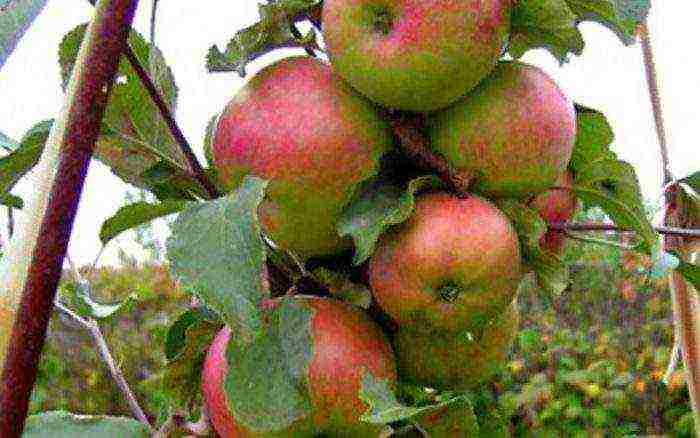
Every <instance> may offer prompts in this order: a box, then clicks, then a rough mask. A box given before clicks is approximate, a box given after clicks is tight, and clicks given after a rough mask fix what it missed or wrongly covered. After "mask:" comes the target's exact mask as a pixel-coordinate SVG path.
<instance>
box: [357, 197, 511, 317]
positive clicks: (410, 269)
mask: <svg viewBox="0 0 700 438" xmlns="http://www.w3.org/2000/svg"><path fill="white" fill-rule="evenodd" d="M521 276H522V266H521V259H520V244H519V241H518V236H517V234H516V232H515V230H514V229H513V226H512V225H511V223H510V221H509V220H508V218H507V217H506V216H505V215H504V214H503V213H502V212H501V211H500V210H498V209H497V208H496V207H495V206H494V205H493V204H491V203H490V202H488V201H486V200H485V199H483V198H480V197H478V196H470V197H467V198H463V199H460V198H458V197H456V196H454V195H451V194H448V193H444V192H435V193H429V194H426V195H422V196H420V197H419V198H418V199H417V201H416V206H415V212H414V214H413V216H412V217H411V218H410V219H409V220H408V221H406V222H405V223H404V224H402V225H401V226H400V227H397V228H396V229H395V230H393V231H391V232H389V233H388V234H386V235H385V236H384V238H383V239H382V240H381V241H380V243H379V245H378V247H377V250H376V252H375V253H374V255H373V256H372V259H371V260H370V285H371V288H372V293H373V294H374V296H375V298H376V300H377V304H378V305H379V306H380V307H381V308H382V309H383V310H384V311H385V312H386V313H387V314H388V315H389V316H391V317H392V318H393V319H394V321H395V322H396V323H397V324H398V325H399V326H403V325H429V326H433V327H435V328H441V329H448V330H459V329H466V328H469V327H474V326H478V325H480V324H483V323H484V322H486V321H488V320H489V319H491V318H492V317H493V315H495V314H497V313H499V312H501V311H502V310H503V309H505V308H506V307H507V306H508V303H510V302H511V300H512V299H513V297H514V296H515V293H516V292H517V288H518V284H519V282H520V278H521Z"/></svg>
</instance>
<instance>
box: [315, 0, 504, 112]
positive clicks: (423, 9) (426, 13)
mask: <svg viewBox="0 0 700 438" xmlns="http://www.w3.org/2000/svg"><path fill="white" fill-rule="evenodd" d="M510 8H511V0H471V1H455V0H447V1H445V0H326V1H325V2H324V5H323V26H324V28H323V36H324V39H325V42H326V46H327V49H328V53H329V55H330V59H331V63H332V64H333V68H334V69H335V70H336V71H337V72H338V73H340V75H341V76H343V77H344V78H345V79H346V80H347V81H348V82H350V84H351V85H352V86H354V87H355V88H357V89H358V90H360V92H362V93H363V94H364V95H366V96H367V97H369V98H370V99H372V100H373V101H375V102H377V103H379V104H382V105H384V106H387V107H391V108H397V109H402V110H407V111H432V110H436V109H439V108H444V107H446V106H448V105H450V104H451V103H453V102H455V101H456V100H457V99H459V98H460V97H461V96H464V94H465V93H467V92H468V91H469V90H470V89H472V88H473V87H474V86H475V85H476V84H477V83H478V82H479V81H481V80H482V79H483V78H484V77H485V76H486V75H487V74H488V73H489V72H490V71H491V70H492V69H493V67H494V66H495V65H496V61H497V60H498V58H499V57H500V56H501V52H502V50H503V45H504V42H505V40H506V37H507V34H508V31H509V28H510Z"/></svg>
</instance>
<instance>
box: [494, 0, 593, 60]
mask: <svg viewBox="0 0 700 438" xmlns="http://www.w3.org/2000/svg"><path fill="white" fill-rule="evenodd" d="M576 25H577V23H576V15H574V13H573V12H572V11H571V9H570V8H569V6H568V5H567V3H566V1H565V0H520V1H519V2H517V3H516V5H515V7H514V9H513V12H512V14H511V35H510V44H509V46H508V52H509V53H510V54H511V55H512V56H513V58H515V59H518V58H520V57H522V56H523V55H524V54H525V52H527V51H528V50H530V49H536V48H545V49H547V50H549V52H550V53H551V54H552V55H553V56H554V57H555V58H556V59H557V60H559V62H560V63H564V62H566V61H567V59H568V57H569V53H573V54H575V55H580V54H581V53H582V52H583V46H584V41H583V36H582V35H581V32H579V30H578V28H577V27H576Z"/></svg>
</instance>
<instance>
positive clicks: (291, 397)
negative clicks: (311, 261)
mask: <svg viewBox="0 0 700 438" xmlns="http://www.w3.org/2000/svg"><path fill="white" fill-rule="evenodd" d="M268 316H269V319H268V321H269V324H268V325H267V326H266V330H265V332H264V334H263V335H262V336H260V337H258V338H256V339H255V340H254V341H253V342H251V343H249V344H247V345H240V344H236V343H235V342H232V343H230V345H229V347H228V349H227V360H228V364H229V372H228V374H227V375H226V380H225V382H224V388H225V390H226V392H227V393H228V395H229V396H228V397H227V399H228V400H229V404H230V409H231V411H232V412H233V413H234V416H235V418H236V419H237V420H238V421H239V422H240V423H241V424H243V425H245V426H246V427H247V428H249V429H251V430H253V431H256V432H260V433H264V432H277V431H280V430H283V429H286V428H288V427H289V426H290V425H291V424H293V423H295V422H297V421H299V420H301V419H303V418H305V417H307V416H308V415H309V414H310V413H311V400H310V398H309V394H308V384H309V382H308V375H309V366H310V364H311V359H312V357H313V353H314V352H313V338H312V333H311V320H312V318H313V310H312V309H311V308H310V307H308V306H307V305H305V304H304V303H303V302H302V301H301V300H295V299H294V298H292V297H287V298H285V299H282V300H281V302H280V304H279V305H278V306H277V307H276V308H275V309H274V310H273V311H272V313H271V314H270V315H268ZM261 364H265V366H261ZM239 394H245V395H246V396H245V397H240V396H239Z"/></svg>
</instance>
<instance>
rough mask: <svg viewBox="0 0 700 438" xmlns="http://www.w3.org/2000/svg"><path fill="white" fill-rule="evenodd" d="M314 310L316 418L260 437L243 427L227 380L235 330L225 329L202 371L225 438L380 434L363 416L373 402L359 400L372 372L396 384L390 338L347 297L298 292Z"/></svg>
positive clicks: (311, 382) (209, 401)
mask: <svg viewBox="0 0 700 438" xmlns="http://www.w3.org/2000/svg"><path fill="white" fill-rule="evenodd" d="M294 299H295V300H302V301H303V302H304V303H305V304H306V305H308V306H310V307H311V308H312V309H313V311H314V316H313V318H312V322H311V324H312V337H313V350H314V353H313V357H312V359H311V363H310V366H309V374H308V379H304V380H305V382H308V383H307V384H308V386H307V388H308V390H309V395H310V399H311V405H312V415H311V418H308V419H301V420H300V421H298V422H297V423H295V424H294V425H292V427H291V429H290V430H288V431H281V432H278V433H277V434H274V435H272V434H264V435H256V434H254V433H253V432H251V431H250V430H248V429H246V428H245V427H243V426H241V425H240V424H239V423H238V422H237V421H236V419H235V418H234V416H233V414H232V413H231V412H230V411H229V408H228V402H227V396H226V394H225V392H224V388H223V382H224V380H225V378H226V374H227V373H228V364H227V361H226V348H227V345H228V340H229V338H230V336H231V331H230V329H229V328H228V327H224V328H223V329H222V330H221V331H220V332H219V333H218V335H217V336H216V338H215V340H214V342H213V343H212V345H211V346H210V348H209V351H208V353H207V356H206V359H205V361H204V367H203V370H202V389H203V394H204V402H205V404H206V406H207V409H208V411H209V413H210V417H211V421H212V424H213V425H214V429H215V430H216V431H217V433H218V434H219V435H221V437H222V438H235V437H257V436H266V437H267V436H314V435H315V434H316V433H326V434H330V436H339V437H363V436H371V434H372V433H374V434H375V435H376V433H377V432H378V430H379V429H380V428H378V427H377V426H375V425H371V424H367V423H362V422H360V420H359V417H360V416H361V415H362V414H364V412H365V411H366V410H367V408H368V406H367V405H366V404H365V403H364V402H363V401H362V400H360V398H359V390H360V388H361V387H362V377H363V375H364V373H365V372H371V373H372V374H373V375H374V376H375V377H377V378H379V379H387V380H388V381H389V384H390V386H393V385H395V384H396V379H397V373H396V360H395V358H394V353H393V350H392V347H391V344H390V343H389V341H388V339H387V337H386V336H385V334H384V333H383V332H382V330H381V329H380V328H379V326H378V325H377V324H376V323H375V322H374V321H372V320H371V319H370V317H369V316H368V315H367V314H366V313H365V312H364V311H362V310H361V309H359V308H356V307H353V306H351V305H349V304H346V303H343V302H341V301H337V300H333V299H327V298H320V297H312V296H297V297H295V298H294ZM261 366H264V365H261Z"/></svg>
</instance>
